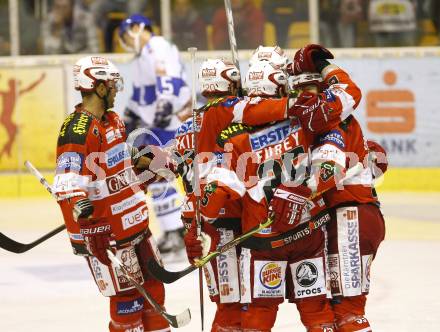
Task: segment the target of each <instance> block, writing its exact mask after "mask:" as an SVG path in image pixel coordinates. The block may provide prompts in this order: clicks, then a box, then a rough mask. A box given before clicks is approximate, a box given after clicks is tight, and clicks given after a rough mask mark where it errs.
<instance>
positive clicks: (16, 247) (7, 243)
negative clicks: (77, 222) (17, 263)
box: [0, 160, 66, 254]
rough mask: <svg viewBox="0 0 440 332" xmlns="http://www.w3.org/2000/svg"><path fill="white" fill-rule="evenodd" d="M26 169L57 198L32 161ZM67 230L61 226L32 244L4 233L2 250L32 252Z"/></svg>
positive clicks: (1, 239)
mask: <svg viewBox="0 0 440 332" xmlns="http://www.w3.org/2000/svg"><path fill="white" fill-rule="evenodd" d="M24 165H25V166H26V168H27V169H28V170H29V172H31V173H32V174H33V175H34V176H35V177H36V178H37V179H38V180H39V181H40V183H41V184H42V185H43V186H44V188H46V190H47V191H48V192H49V194H51V195H52V197H55V195H54V194H53V192H52V188H51V187H50V185H49V183H48V182H47V180H46V179H45V178H44V176H43V175H42V174H41V173H40V172H39V171H38V170H37V169H36V168H35V167H34V165H32V163H31V162H30V161H27V160H26V162H25V163H24ZM65 228H66V225H64V224H63V225H60V226H58V227H57V228H55V229H54V230H52V231H50V232H49V233H47V234H45V235H43V236H42V237H40V238H38V239H36V240H35V241H33V242H31V243H20V242H17V241H15V240H13V239H11V238H9V237H7V236H6V235H4V234H3V233H0V248H2V249H4V250H7V251H10V252H13V253H16V254H22V253H24V252H26V251H28V250H31V249H32V248H33V247H35V246H37V245H39V244H40V243H42V242H44V241H46V240H47V239H50V238H51V237H52V236H54V235H56V234H58V233H59V232H61V231H63V230H64V229H65Z"/></svg>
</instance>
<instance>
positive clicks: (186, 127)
mask: <svg viewBox="0 0 440 332" xmlns="http://www.w3.org/2000/svg"><path fill="white" fill-rule="evenodd" d="M175 140H176V142H175V145H174V149H173V159H174V160H175V161H176V162H177V165H178V166H177V172H178V173H179V175H180V177H181V178H182V182H183V187H184V189H185V193H186V197H185V202H184V205H183V209H182V216H183V218H185V219H193V218H194V214H195V209H194V208H195V196H194V191H193V176H194V170H193V161H194V155H195V153H194V128H193V119H192V118H190V119H188V120H186V121H185V122H184V123H182V125H181V126H180V127H179V128H178V129H177V130H176V135H175ZM204 146H205V147H206V148H208V144H205V145H204ZM209 149H210V151H212V152H214V151H215V150H217V147H216V144H215V142H213V145H212V146H211V147H210V148H209ZM201 186H202V187H203V183H202V184H201ZM240 217H241V203H240V202H239V201H230V202H227V203H226V204H225V205H224V207H223V208H222V209H221V211H219V215H218V219H234V218H235V219H237V218H240Z"/></svg>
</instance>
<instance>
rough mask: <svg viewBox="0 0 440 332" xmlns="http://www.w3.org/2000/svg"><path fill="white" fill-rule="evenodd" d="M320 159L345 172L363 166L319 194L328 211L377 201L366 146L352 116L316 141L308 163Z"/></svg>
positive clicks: (356, 122) (359, 127) (357, 124)
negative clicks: (338, 183)
mask: <svg viewBox="0 0 440 332" xmlns="http://www.w3.org/2000/svg"><path fill="white" fill-rule="evenodd" d="M324 156H325V158H327V159H329V158H331V159H332V160H333V161H334V162H335V163H337V164H340V165H343V166H344V168H345V169H348V168H349V167H353V166H354V165H355V164H356V163H357V162H360V163H362V165H363V168H362V170H361V171H360V172H359V173H358V174H356V175H355V176H352V177H351V178H349V179H347V180H345V181H343V182H342V183H341V184H340V185H338V186H337V187H335V188H333V189H330V190H328V191H326V192H325V193H324V194H323V196H324V199H325V201H326V204H327V206H328V207H329V208H331V207H334V206H337V205H340V204H343V203H350V202H357V203H369V202H375V201H377V197H376V195H375V194H374V190H373V175H372V172H371V168H370V167H369V166H370V165H369V162H368V147H367V144H366V140H365V139H364V136H363V133H362V129H361V126H360V125H359V122H358V121H357V120H356V119H355V118H354V117H353V116H350V117H349V118H348V119H347V120H345V121H343V122H341V123H340V124H339V126H338V127H337V128H335V129H333V130H331V131H330V132H328V133H326V134H324V135H322V136H321V137H319V138H317V140H316V144H315V146H314V148H313V152H312V163H313V161H315V160H318V161H319V160H322V158H324ZM330 156H331V157H330ZM342 185H343V186H342Z"/></svg>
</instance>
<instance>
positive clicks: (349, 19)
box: [336, 0, 365, 47]
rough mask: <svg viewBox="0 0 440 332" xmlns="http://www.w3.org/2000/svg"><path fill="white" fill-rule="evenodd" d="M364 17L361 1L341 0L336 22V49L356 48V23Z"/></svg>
mask: <svg viewBox="0 0 440 332" xmlns="http://www.w3.org/2000/svg"><path fill="white" fill-rule="evenodd" d="M364 17H365V15H364V10H363V6H362V0H341V1H340V4H339V19H338V20H337V21H336V22H337V29H338V37H339V45H338V47H355V46H356V32H357V31H356V30H357V29H356V28H357V22H359V21H360V20H362V19H363V18H364Z"/></svg>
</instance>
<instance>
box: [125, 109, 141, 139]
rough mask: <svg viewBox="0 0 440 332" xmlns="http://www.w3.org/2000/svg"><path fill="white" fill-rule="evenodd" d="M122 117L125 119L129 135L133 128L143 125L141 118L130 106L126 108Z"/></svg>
mask: <svg viewBox="0 0 440 332" xmlns="http://www.w3.org/2000/svg"><path fill="white" fill-rule="evenodd" d="M122 118H123V120H124V124H125V131H126V132H127V135H128V134H130V133H131V132H132V131H133V130H135V129H137V128H139V127H141V126H142V120H141V118H140V117H139V116H138V115H137V114H136V113H134V112H133V111H132V110H130V109H129V108H126V109H125V110H124V115H123V117H122Z"/></svg>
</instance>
